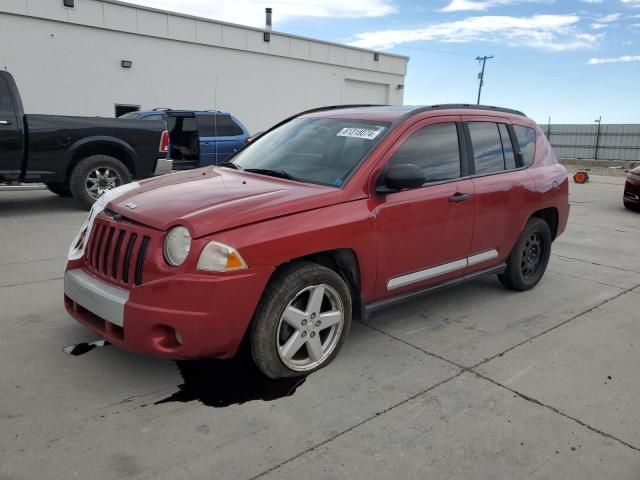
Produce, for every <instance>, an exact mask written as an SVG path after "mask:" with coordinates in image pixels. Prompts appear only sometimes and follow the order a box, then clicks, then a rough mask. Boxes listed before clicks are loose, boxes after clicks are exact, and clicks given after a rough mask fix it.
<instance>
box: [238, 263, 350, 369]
mask: <svg viewBox="0 0 640 480" xmlns="http://www.w3.org/2000/svg"><path fill="white" fill-rule="evenodd" d="M350 326H351V293H350V292H349V287H348V286H347V284H346V283H345V281H344V280H343V279H342V277H340V275H338V274H337V273H336V272H334V271H333V270H331V269H329V268H326V267H323V266H321V265H318V264H315V263H311V262H301V263H296V264H292V265H290V266H286V267H284V268H283V269H282V270H281V271H280V272H278V273H277V274H276V276H275V278H274V279H272V281H271V282H270V283H269V285H268V287H267V288H266V290H265V293H264V295H263V297H262V300H261V301H260V304H259V306H258V309H257V311H256V315H255V317H254V321H253V326H252V330H251V337H250V341H251V353H252V355H253V359H254V361H255V363H256V365H257V366H258V368H259V369H260V370H261V371H262V373H264V374H265V375H267V376H268V377H271V378H283V377H297V376H302V375H307V374H309V373H311V372H314V371H316V370H318V369H320V368H322V367H324V366H325V365H327V364H328V363H329V362H331V361H332V360H333V359H334V358H335V356H336V355H337V354H338V351H339V350H340V348H341V347H342V344H343V343H344V340H345V338H346V336H347V333H348V332H349V327H350Z"/></svg>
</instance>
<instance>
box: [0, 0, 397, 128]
mask: <svg viewBox="0 0 640 480" xmlns="http://www.w3.org/2000/svg"><path fill="white" fill-rule="evenodd" d="M61 5H62V0H28V2H27V0H2V1H1V2H0V68H5V69H7V70H9V71H10V72H11V73H12V74H13V75H14V77H15V79H16V82H17V83H18V87H19V88H20V91H21V95H22V97H23V102H24V106H25V111H26V112H27V113H51V114H63V115H100V116H113V115H114V111H115V104H132V105H140V106H141V109H143V110H144V109H150V108H153V107H172V108H188V109H191V108H193V109H218V110H225V111H230V112H232V113H234V114H235V115H237V116H238V117H239V118H240V119H241V120H242V121H243V122H244V123H245V124H246V125H247V127H248V128H249V130H250V131H252V132H255V131H258V130H262V129H264V128H266V127H267V126H269V125H271V124H273V123H275V122H277V121H278V120H281V119H282V118H284V117H286V116H288V115H291V114H293V113H295V112H298V111H301V110H304V109H307V108H313V107H317V106H324V105H333V104H340V103H346V102H351V101H354V100H357V101H358V102H363V101H364V102H366V101H369V102H371V103H377V102H380V101H383V102H386V103H391V104H401V103H402V100H403V98H402V97H403V90H402V89H399V88H398V85H404V75H405V72H406V63H407V59H406V58H404V57H397V56H392V55H386V54H382V53H381V54H379V56H380V58H379V61H377V62H376V61H374V53H373V52H369V51H365V50H360V49H355V48H350V47H344V46H340V45H335V44H330V43H324V42H320V41H314V40H310V39H304V38H300V37H294V36H289V35H282V34H273V35H272V39H271V42H270V43H265V42H264V41H263V39H262V31H260V30H256V29H252V28H246V27H240V26H235V25H230V24H224V23H220V22H213V21H208V20H204V19H197V18H195V17H189V16H182V15H174V14H169V13H167V12H160V11H155V10H151V9H145V8H137V7H136V8H133V7H131V6H126V5H123V4H120V3H114V2H111V1H109V2H104V1H97V0H76V8H75V9H73V10H72V9H67V8H63V7H62V6H61ZM121 60H131V61H132V62H133V67H132V68H130V69H125V68H122V67H121Z"/></svg>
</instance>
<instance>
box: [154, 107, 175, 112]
mask: <svg viewBox="0 0 640 480" xmlns="http://www.w3.org/2000/svg"><path fill="white" fill-rule="evenodd" d="M171 110H173V109H172V108H169V107H156V108H153V109H152V111H154V112H167V111H171Z"/></svg>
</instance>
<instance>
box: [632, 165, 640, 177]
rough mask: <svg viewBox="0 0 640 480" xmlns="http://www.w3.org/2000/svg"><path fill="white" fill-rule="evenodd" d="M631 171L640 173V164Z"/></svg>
mask: <svg viewBox="0 0 640 480" xmlns="http://www.w3.org/2000/svg"><path fill="white" fill-rule="evenodd" d="M631 173H635V174H636V175H640V165H638V166H637V167H636V168H634V169H632V170H631Z"/></svg>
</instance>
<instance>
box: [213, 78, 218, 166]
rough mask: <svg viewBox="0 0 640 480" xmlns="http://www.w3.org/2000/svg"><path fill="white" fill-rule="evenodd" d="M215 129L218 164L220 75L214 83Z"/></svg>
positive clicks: (216, 160) (216, 161)
mask: <svg viewBox="0 0 640 480" xmlns="http://www.w3.org/2000/svg"><path fill="white" fill-rule="evenodd" d="M213 110H214V113H213V131H214V134H215V136H216V139H215V150H214V151H215V154H216V159H215V164H216V165H218V75H216V81H215V83H214V84H213Z"/></svg>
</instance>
